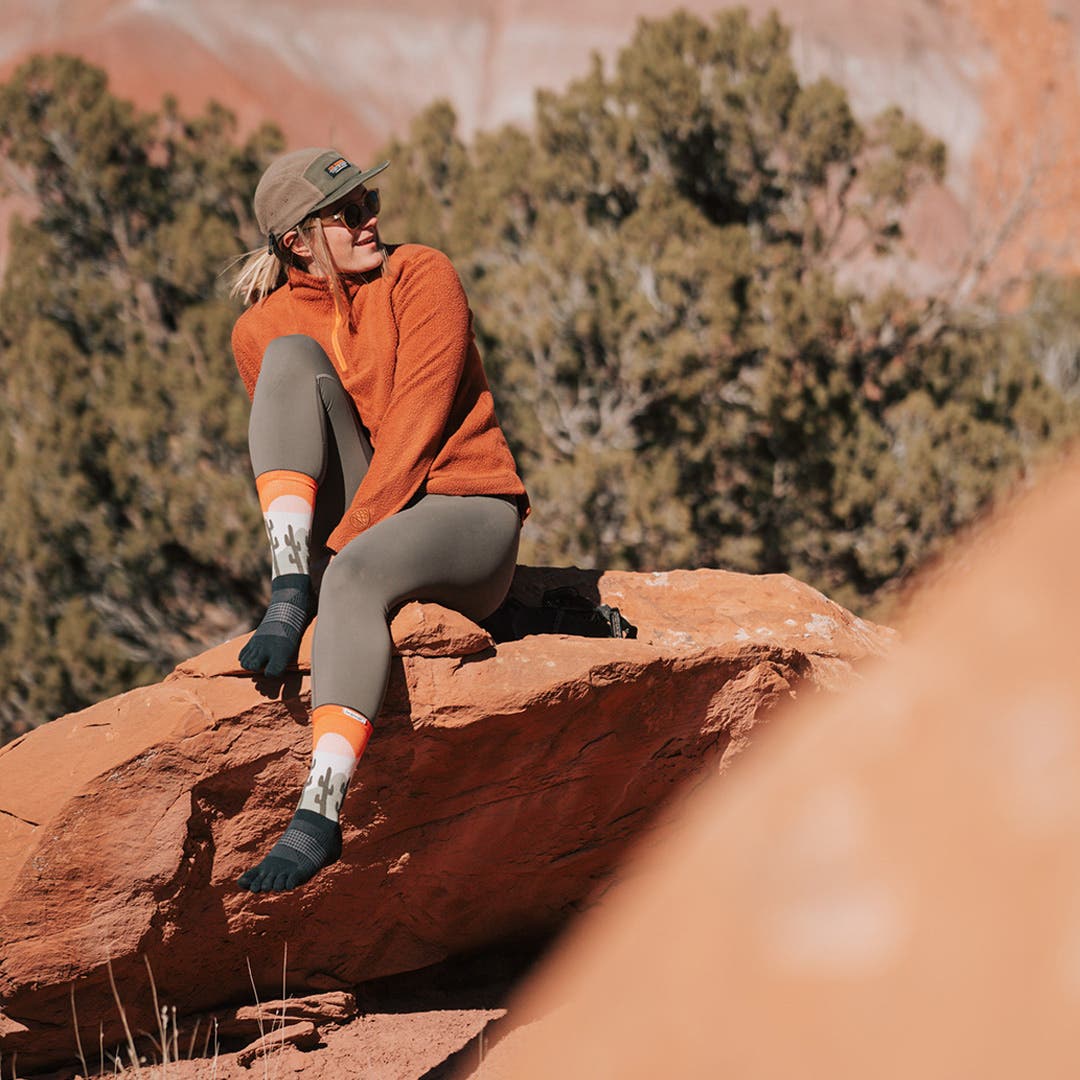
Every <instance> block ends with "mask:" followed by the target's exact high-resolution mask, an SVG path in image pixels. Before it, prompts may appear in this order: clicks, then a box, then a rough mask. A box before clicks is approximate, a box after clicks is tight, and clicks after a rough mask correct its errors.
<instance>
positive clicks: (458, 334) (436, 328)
mask: <svg viewBox="0 0 1080 1080" xmlns="http://www.w3.org/2000/svg"><path fill="white" fill-rule="evenodd" d="M391 303H392V305H393V311H394V318H395V321H396V323H397V331H398V346H397V361H396V365H395V369H394V388H393V391H392V392H391V395H390V403H389V405H388V406H387V409H386V413H385V415H384V416H383V419H382V422H381V424H380V425H379V433H378V441H377V442H376V444H375V447H374V450H375V453H374V455H373V456H372V459H371V464H370V465H369V466H368V471H367V474H366V475H365V477H364V479H363V481H362V482H361V484H360V486H359V488H358V489H357V491H356V495H355V496H354V498H353V501H352V504H351V505H350V507H349V509H348V511H346V513H345V516H344V518H343V519H342V521H341V523H340V524H339V525H338V527H337V528H336V529H335V530H334V531H333V532H332V533H331V534H330V537H329V539H328V540H327V546H328V547H329V548H330V549H331V550H333V551H338V550H340V548H341V546H342V544H344V543H345V542H346V540H347V539H348V537H349V536H351V535H353V534H355V533H356V532H362V531H363V530H364V529H366V528H369V527H370V526H371V525H374V524H375V523H376V522H379V521H382V520H383V519H384V518H387V517H389V516H390V515H391V514H396V513H397V512H398V511H399V510H400V509H401V508H402V507H403V506H404V505H405V504H406V503H407V502H408V501H409V499H411V498H412V497H413V495H415V494H416V492H417V491H418V490H419V488H420V485H421V484H422V483H423V482H424V481H425V480H426V478H427V475H428V471H429V470H430V468H431V464H432V462H433V461H434V460H435V457H436V455H437V454H438V452H439V450H440V449H441V447H442V444H443V441H444V438H445V432H446V424H447V421H448V420H449V417H450V412H451V409H452V408H453V404H454V399H455V397H456V395H457V390H458V386H459V384H460V382H461V377H462V372H463V371H464V368H465V359H466V355H467V353H468V350H469V347H470V344H471V342H472V316H471V314H470V312H469V304H468V301H467V299H466V297H465V290H464V289H463V288H462V287H461V281H460V280H459V279H458V276H457V272H456V271H455V270H454V267H453V265H452V264H451V263H450V260H449V259H447V257H446V256H445V255H443V254H442V253H441V252H438V251H434V250H431V251H429V252H428V253H426V255H425V256H424V257H423V258H422V259H420V260H418V261H417V264H415V265H414V266H412V267H410V268H409V272H408V273H407V274H404V275H402V278H401V279H400V280H399V281H398V282H397V284H396V286H395V288H394V291H393V293H392V295H391Z"/></svg>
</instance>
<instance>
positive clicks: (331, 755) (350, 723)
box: [297, 705, 372, 822]
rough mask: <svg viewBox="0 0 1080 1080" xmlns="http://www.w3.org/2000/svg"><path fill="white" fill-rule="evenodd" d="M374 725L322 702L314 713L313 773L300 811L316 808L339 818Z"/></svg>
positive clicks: (312, 717)
mask: <svg viewBox="0 0 1080 1080" xmlns="http://www.w3.org/2000/svg"><path fill="white" fill-rule="evenodd" d="M371 732H372V726H371V721H370V720H368V719H367V717H365V716H363V715H362V714H361V713H358V712H357V711H356V710H355V709H350V708H347V707H346V706H344V705H319V706H318V707H317V708H316V709H315V711H314V712H313V713H312V714H311V737H312V743H313V750H312V756H311V772H310V773H309V775H308V779H307V783H306V784H305V785H304V790H303V792H302V794H301V796H300V804H299V806H298V807H297V809H298V810H312V811H314V812H315V813H317V814H321V815H322V816H323V817H325V818H329V819H330V820H331V821H335V822H336V821H337V820H338V816H339V815H340V813H341V804H342V802H343V801H344V799H345V792H346V791H348V789H349V782H350V781H351V780H352V778H353V774H354V773H355V772H356V765H357V762H359V760H360V758H361V757H362V756H363V753H364V749H365V748H366V747H367V744H368V740H369V739H370V738H371Z"/></svg>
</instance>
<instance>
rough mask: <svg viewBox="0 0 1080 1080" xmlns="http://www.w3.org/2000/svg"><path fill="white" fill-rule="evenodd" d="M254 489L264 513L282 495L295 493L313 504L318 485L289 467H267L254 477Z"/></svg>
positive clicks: (309, 504) (307, 502)
mask: <svg viewBox="0 0 1080 1080" xmlns="http://www.w3.org/2000/svg"><path fill="white" fill-rule="evenodd" d="M255 490H256V491H258V493H259V507H260V509H261V510H262V512H263V513H264V514H265V513H266V512H267V510H269V509H270V504H271V503H272V502H273V501H274V500H275V499H279V498H281V496H282V495H295V496H297V497H298V498H300V499H303V500H304V502H305V503H306V504H307V505H308V506H310V507H314V505H315V496H316V494H317V493H318V490H319V485H318V484H317V483H316V482H315V480H314V479H313V478H312V477H310V476H307V475H306V474H305V473H300V472H293V471H292V470H290V469H269V470H267V471H266V472H264V473H259V475H258V476H256V477H255Z"/></svg>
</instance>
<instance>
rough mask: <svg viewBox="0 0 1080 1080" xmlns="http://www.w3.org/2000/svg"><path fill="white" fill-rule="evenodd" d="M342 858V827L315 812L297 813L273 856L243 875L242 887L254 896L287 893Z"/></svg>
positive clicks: (302, 811)
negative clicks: (257, 894)
mask: <svg viewBox="0 0 1080 1080" xmlns="http://www.w3.org/2000/svg"><path fill="white" fill-rule="evenodd" d="M339 858H341V826H340V825H339V824H338V823H337V822H336V821H332V820H331V819H330V818H327V817H323V815H322V814H317V813H315V811H314V810H297V811H296V813H295V814H293V819H292V821H290V822H289V825H288V828H287V829H286V830H285V832H284V834H283V835H282V837H281V839H280V840H279V841H278V842H277V843H276V844H275V845H274V846H273V847H272V848H271V849H270V854H269V855H267V856H266V858H265V859H263V861H262V862H261V863H259V865H258V866H253V867H252V868H251V869H250V870H248V871H246V872H245V873H243V874H242V875H241V876H240V880H239V882H238V884H239V886H240V888H241V889H248V890H249V891H251V892H285V891H286V890H287V889H295V888H296V887H297V886H298V885H303V884H304V882H305V881H310V880H311V879H312V878H313V877H314V876H315V875H316V874H317V873H318V872H319V871H320V870H322V869H323V868H324V867H327V866H329V865H330V864H331V863H335V862H337V861H338V859H339Z"/></svg>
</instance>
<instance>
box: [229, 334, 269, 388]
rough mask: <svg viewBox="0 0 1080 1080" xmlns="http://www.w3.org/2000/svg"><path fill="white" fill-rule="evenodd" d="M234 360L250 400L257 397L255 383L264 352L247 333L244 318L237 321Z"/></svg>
mask: <svg viewBox="0 0 1080 1080" xmlns="http://www.w3.org/2000/svg"><path fill="white" fill-rule="evenodd" d="M232 350H233V359H234V360H235V361H236V370H237V371H239V372H240V378H241V379H243V380H244V389H245V390H247V394H248V397H249V398H252V397H254V396H255V383H256V381H257V380H258V378H259V368H260V366H261V365H262V350H261V349H260V348H259V347H258V345H257V344H256V343H255V341H254V339H253V338H252V337H251V335H250V334H249V333H248V332H247V329H246V328H245V326H244V320H243V316H241V317H240V318H239V319H237V320H236V325H235V326H233V332H232Z"/></svg>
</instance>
